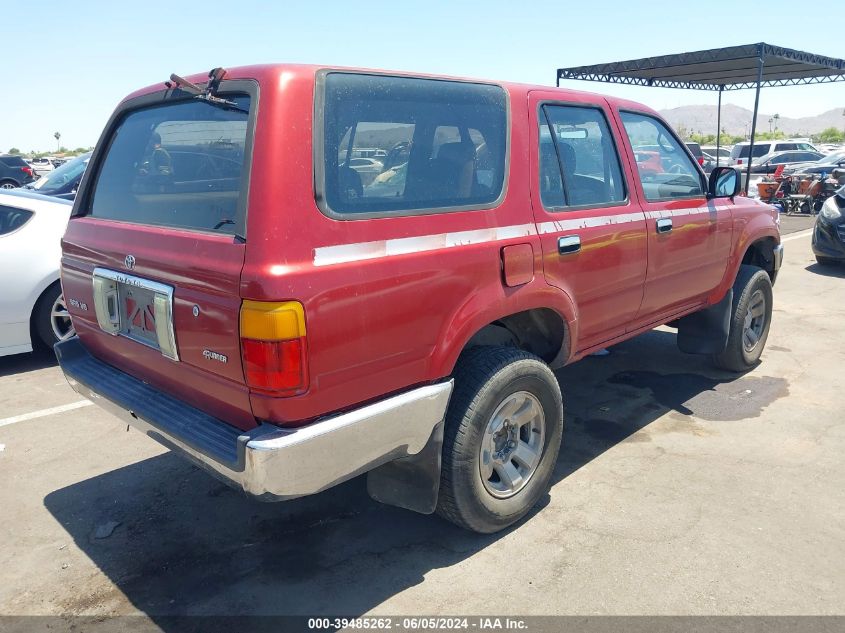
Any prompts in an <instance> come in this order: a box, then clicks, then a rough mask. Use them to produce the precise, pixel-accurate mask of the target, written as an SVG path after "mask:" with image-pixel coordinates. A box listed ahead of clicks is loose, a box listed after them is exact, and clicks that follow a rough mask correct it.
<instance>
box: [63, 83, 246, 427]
mask: <svg viewBox="0 0 845 633" xmlns="http://www.w3.org/2000/svg"><path fill="white" fill-rule="evenodd" d="M225 83H226V82H224V84H225ZM229 83H230V84H235V82H229ZM237 84H238V85H241V84H243V85H242V86H241V89H243V92H242V91H241V89H237V90H234V91H233V92H232V93H230V94H227V95H226V97H227V99H230V100H233V101H235V102H236V103H237V107H221V106H219V105H212V104H209V103H206V102H203V101H201V100H197V99H184V98H182V99H176V100H174V99H172V98H171V97H170V96H162V95H158V96H148V97H141V98H140V99H136V100H133V101H130V102H128V103H127V104H126V106H125V107H124V108H122V109H121V110H119V112H118V114H117V115H116V116H115V117H113V120H112V121H111V122H110V124H109V126H108V127H107V131H106V134H105V135H104V138H103V140H102V141H101V147H102V148H103V149H101V150H98V151H97V153H95V155H94V157H93V159H92V161H91V166H90V167H89V172H90V173H89V174H86V176H85V181H84V183H83V187H82V189H81V191H80V195H79V196H78V197H77V201H76V204H75V207H74V217H72V218H71V221H70V223H69V225H68V230H67V232H66V234H65V237H64V240H63V256H62V283H63V287H64V293H65V297H66V300H67V303H68V308H69V310H70V312H71V315H72V317H73V321H74V324H75V326H76V329H77V332H78V333H79V336H80V339H81V341H82V342H83V344H84V345H85V346H86V347H87V348H88V350H89V351H90V352H91V353H92V354H94V355H95V356H97V357H99V358H100V359H101V360H103V361H105V362H107V363H109V364H111V365H113V366H115V367H117V368H118V369H120V370H122V371H124V372H126V373H128V374H130V375H132V376H135V377H137V378H140V379H142V380H144V381H145V382H148V383H149V384H151V385H153V386H155V387H157V388H159V389H161V390H162V391H165V392H167V393H169V394H171V395H173V396H175V397H177V398H179V399H181V400H184V401H185V402H187V403H189V404H191V405H193V406H194V407H197V408H199V409H201V410H203V411H206V412H207V413H209V414H211V415H214V416H215V417H218V418H220V419H222V420H224V421H226V422H229V423H231V424H234V425H236V426H238V427H240V428H242V429H248V428H251V427H253V426H255V424H256V423H255V419H254V417H253V416H252V412H251V409H250V404H249V390H248V388H247V387H246V385H245V383H244V375H243V370H242V366H241V356H240V340H239V333H238V317H239V310H240V290H239V286H240V276H241V269H242V267H243V261H244V250H245V244H244V236H243V231H244V226H245V216H246V203H247V199H246V198H247V189H248V187H247V183H248V182H249V180H248V178H249V163H250V155H251V151H250V150H251V147H250V146H251V127H252V122H253V115H251V114H247V113H248V112H252V111H253V110H254V104H253V103H252V97H251V96H250V94H249V93H250V92H251V90H250V89H249V85H251V82H237ZM230 87H231V86H230Z"/></svg>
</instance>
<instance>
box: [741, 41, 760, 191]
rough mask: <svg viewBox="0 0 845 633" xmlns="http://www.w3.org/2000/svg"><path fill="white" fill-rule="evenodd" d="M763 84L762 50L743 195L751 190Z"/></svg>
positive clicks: (758, 66)
mask: <svg viewBox="0 0 845 633" xmlns="http://www.w3.org/2000/svg"><path fill="white" fill-rule="evenodd" d="M761 83H763V48H762V47H760V48H759V55H758V56H757V91H756V93H755V94H754V116H753V118H752V119H751V143H750V144H749V145H748V167H747V168H746V172H745V174H746V175H745V195H746V196H747V195H748V194H749V190H750V188H751V161H752V160H754V135H755V134H756V133H757V110H758V109H759V107H760V84H761Z"/></svg>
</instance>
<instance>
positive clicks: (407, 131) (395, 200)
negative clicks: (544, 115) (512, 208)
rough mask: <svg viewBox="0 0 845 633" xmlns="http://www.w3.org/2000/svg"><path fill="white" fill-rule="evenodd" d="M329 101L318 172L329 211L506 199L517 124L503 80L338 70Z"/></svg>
mask: <svg viewBox="0 0 845 633" xmlns="http://www.w3.org/2000/svg"><path fill="white" fill-rule="evenodd" d="M323 100H324V103H323V112H322V114H323V127H322V136H323V138H322V142H320V141H319V140H318V142H317V147H318V148H319V149H321V150H322V157H318V164H317V165H316V171H317V200H318V203H319V204H320V208H321V209H322V210H323V211H324V212H328V213H329V214H333V215H338V216H343V217H346V218H352V217H372V216H378V215H390V214H394V215H402V214H412V213H415V212H420V213H423V212H428V211H434V210H437V211H440V210H447V209H456V208H461V209H466V208H488V207H490V206H492V205H493V204H494V203H495V202H496V201H497V200H498V199H499V198H500V197H501V195H502V191H503V188H504V180H505V165H506V153H507V130H508V113H507V97H506V95H505V91H504V90H503V89H502V88H501V87H498V86H491V85H485V84H472V83H464V82H457V81H441V80H433V79H416V78H408V77H387V76H377V75H363V74H348V73H328V74H326V75H325V89H324V94H323ZM362 158H367V159H368V160H365V161H362V160H361V159H362Z"/></svg>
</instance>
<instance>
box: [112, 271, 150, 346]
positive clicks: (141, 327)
mask: <svg viewBox="0 0 845 633" xmlns="http://www.w3.org/2000/svg"><path fill="white" fill-rule="evenodd" d="M155 298H156V293H155V291H153V290H150V289H148V288H142V287H138V286H130V285H127V284H124V283H120V282H118V284H117V302H118V305H119V306H120V311H119V312H120V328H119V329H118V334H122V335H123V336H126V337H128V338H131V339H134V340H136V341H138V342H139V343H143V344H144V345H149V346H150V347H153V348H155V349H161V346H160V345H159V343H158V335H157V334H156V314H155Z"/></svg>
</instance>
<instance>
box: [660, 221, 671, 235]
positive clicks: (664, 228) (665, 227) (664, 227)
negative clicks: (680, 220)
mask: <svg viewBox="0 0 845 633" xmlns="http://www.w3.org/2000/svg"><path fill="white" fill-rule="evenodd" d="M657 232H658V233H671V232H672V218H660V219H659V220H658V221H657Z"/></svg>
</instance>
